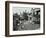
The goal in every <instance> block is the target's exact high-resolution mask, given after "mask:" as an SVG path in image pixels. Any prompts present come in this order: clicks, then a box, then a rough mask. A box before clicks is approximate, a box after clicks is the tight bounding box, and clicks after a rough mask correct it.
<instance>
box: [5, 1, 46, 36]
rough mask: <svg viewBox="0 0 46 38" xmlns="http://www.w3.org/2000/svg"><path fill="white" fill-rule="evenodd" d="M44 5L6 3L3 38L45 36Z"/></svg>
mask: <svg viewBox="0 0 46 38" xmlns="http://www.w3.org/2000/svg"><path fill="white" fill-rule="evenodd" d="M44 15H45V4H44V3H34V2H17V1H6V3H5V36H6V37H12V36H27V35H44V34H45V16H44Z"/></svg>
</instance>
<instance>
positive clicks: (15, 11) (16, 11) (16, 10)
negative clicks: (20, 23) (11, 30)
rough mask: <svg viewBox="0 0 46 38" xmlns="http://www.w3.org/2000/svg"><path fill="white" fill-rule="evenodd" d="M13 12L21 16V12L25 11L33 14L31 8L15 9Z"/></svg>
mask: <svg viewBox="0 0 46 38" xmlns="http://www.w3.org/2000/svg"><path fill="white" fill-rule="evenodd" d="M12 10H13V14H15V13H18V14H20V12H21V13H23V11H25V10H26V12H27V13H30V12H31V8H30V7H13V9H12Z"/></svg>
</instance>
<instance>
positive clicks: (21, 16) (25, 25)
mask: <svg viewBox="0 0 46 38" xmlns="http://www.w3.org/2000/svg"><path fill="white" fill-rule="evenodd" d="M36 29H40V8H30V7H13V31H21V30H36Z"/></svg>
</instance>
